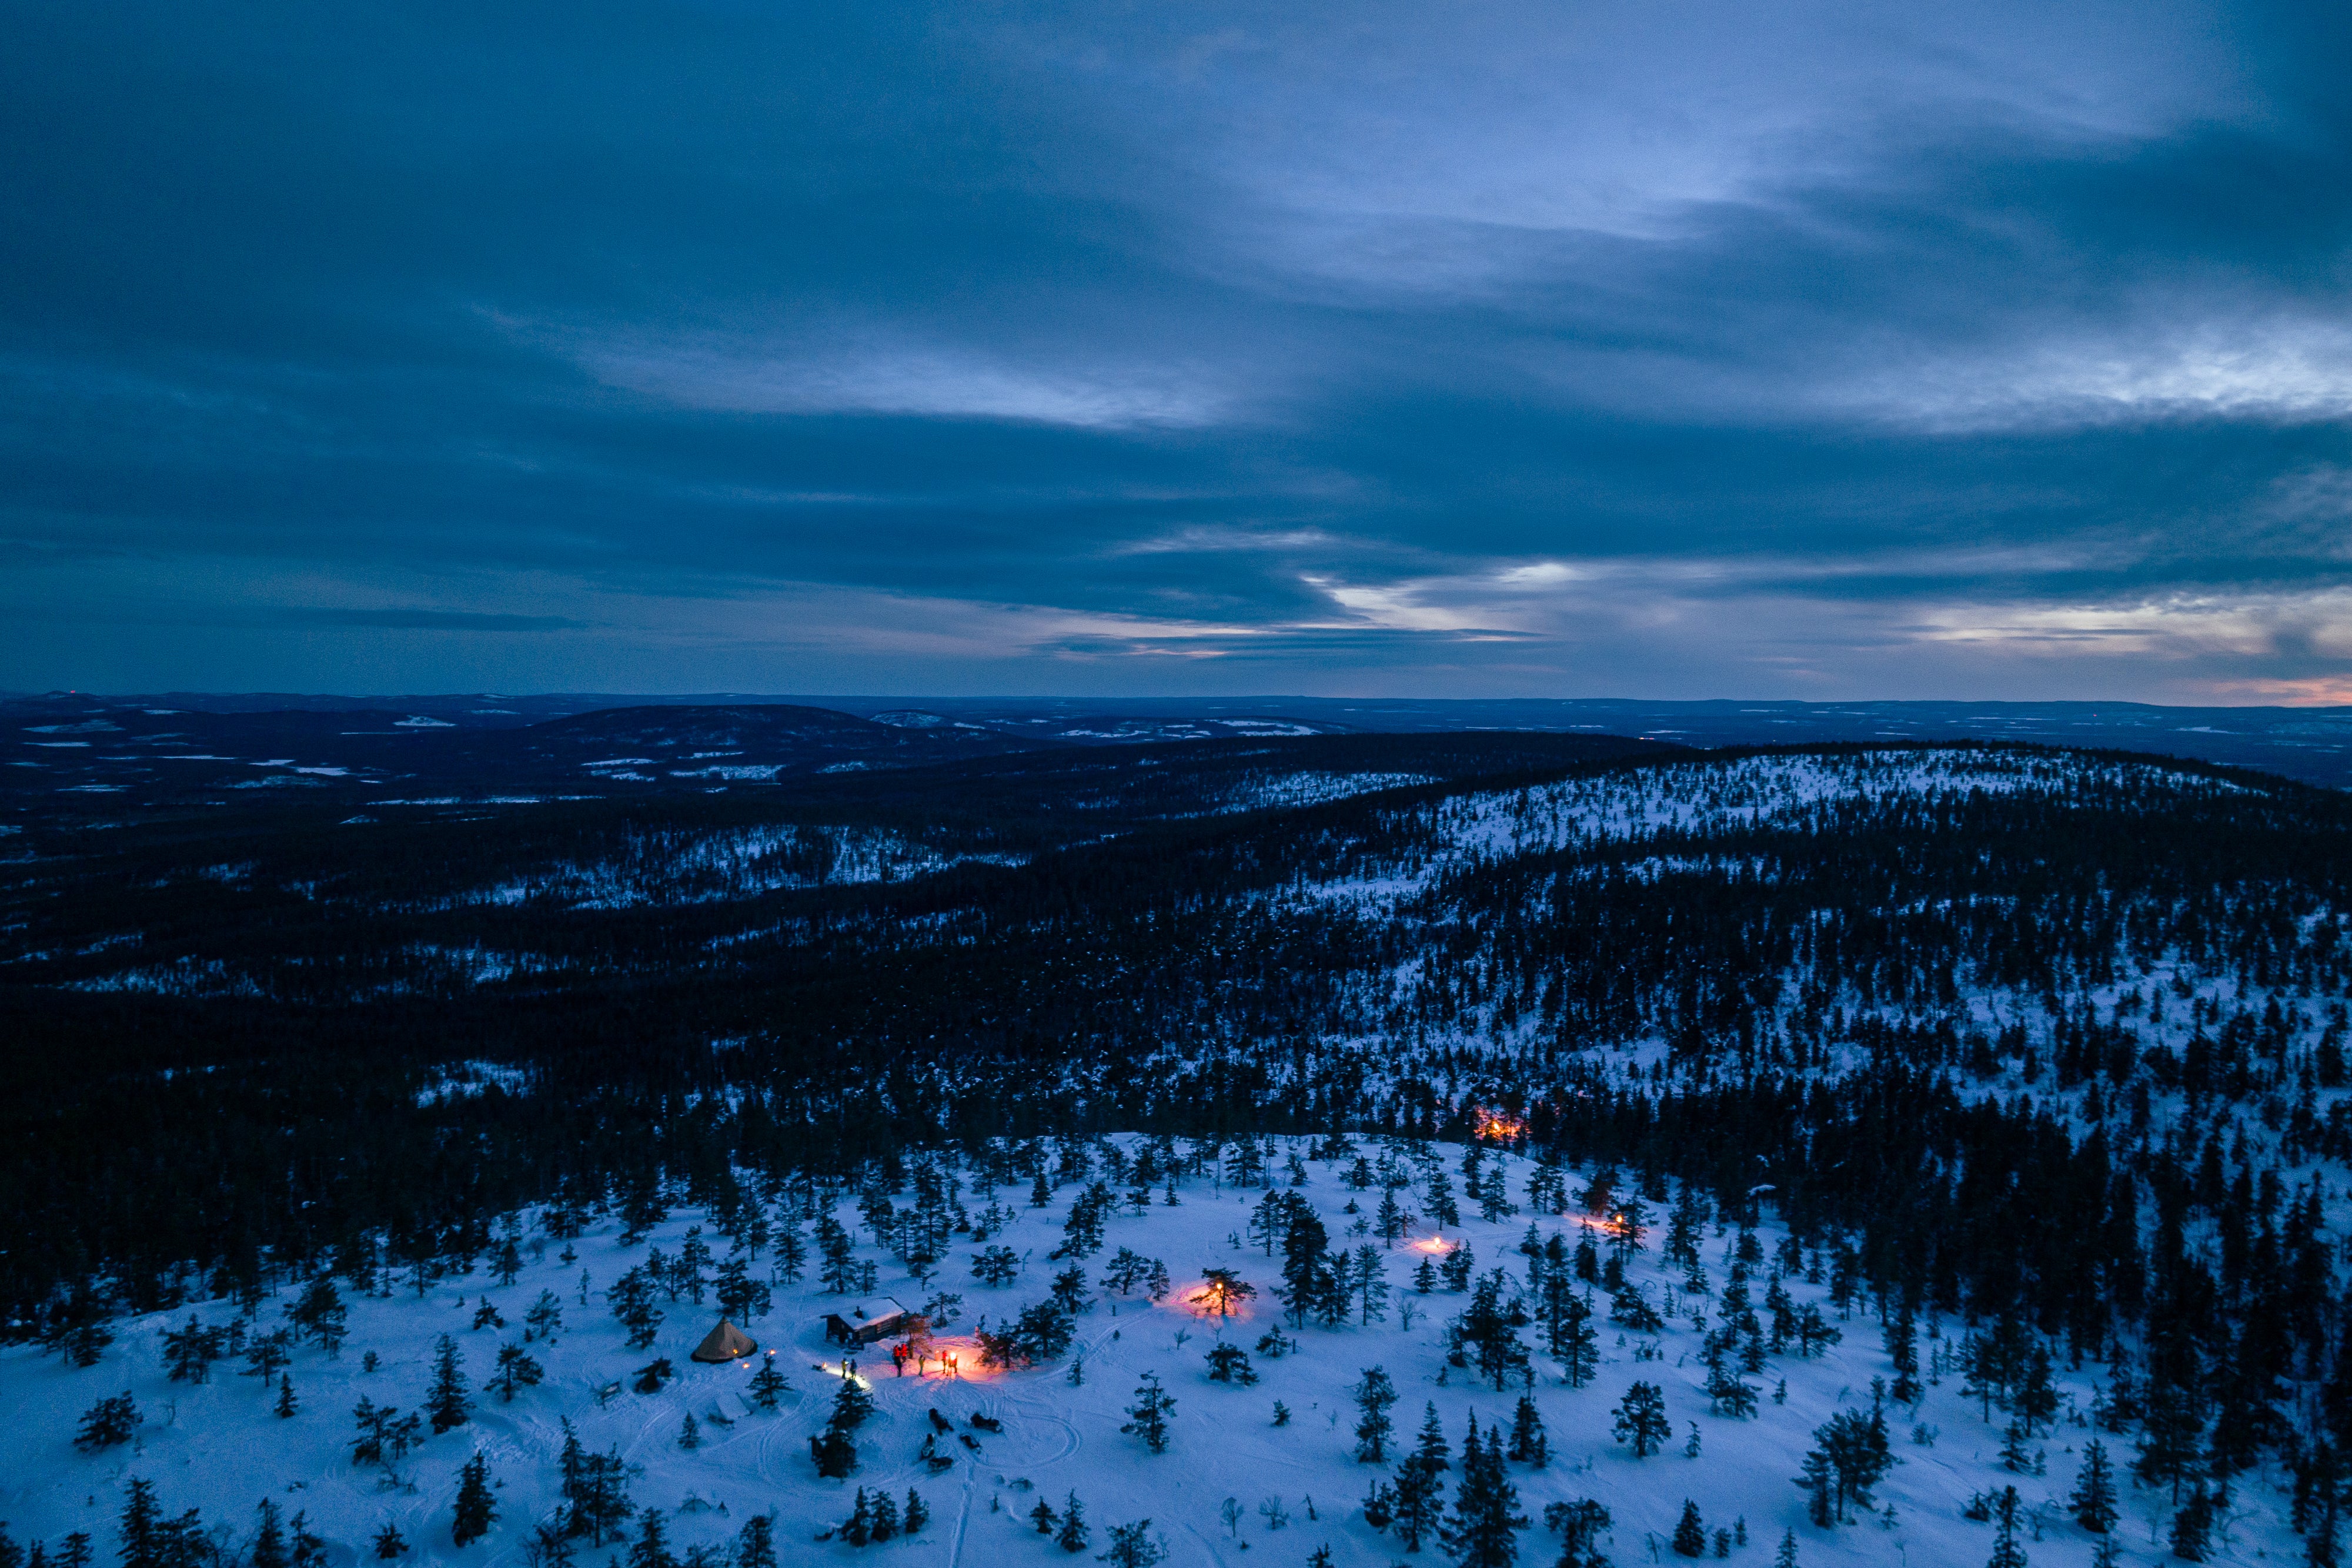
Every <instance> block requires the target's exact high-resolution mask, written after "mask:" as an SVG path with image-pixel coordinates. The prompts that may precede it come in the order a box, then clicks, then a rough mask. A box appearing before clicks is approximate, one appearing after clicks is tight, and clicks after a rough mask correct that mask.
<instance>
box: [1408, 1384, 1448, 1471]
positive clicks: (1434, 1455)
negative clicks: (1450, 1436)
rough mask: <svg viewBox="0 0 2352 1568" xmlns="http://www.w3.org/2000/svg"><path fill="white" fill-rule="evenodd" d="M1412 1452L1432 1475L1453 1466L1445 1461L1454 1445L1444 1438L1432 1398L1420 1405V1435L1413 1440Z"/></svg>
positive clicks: (1442, 1427)
mask: <svg viewBox="0 0 2352 1568" xmlns="http://www.w3.org/2000/svg"><path fill="white" fill-rule="evenodd" d="M1413 1453H1414V1455H1415V1457H1417V1458H1420V1459H1421V1461H1422V1462H1423V1463H1424V1464H1426V1465H1427V1466H1428V1467H1429V1470H1430V1473H1431V1474H1432V1475H1436V1474H1439V1473H1441V1472H1443V1471H1445V1470H1449V1469H1453V1468H1454V1467H1453V1466H1452V1465H1451V1464H1449V1463H1448V1462H1447V1461H1448V1459H1449V1458H1451V1457H1452V1455H1453V1453H1454V1445H1453V1444H1451V1443H1448V1442H1447V1441H1446V1440H1445V1424H1444V1422H1442V1421H1440V1420H1439V1419H1438V1418H1437V1405H1436V1402H1435V1401H1433V1400H1432V1401H1429V1402H1426V1403H1424V1404H1423V1406H1422V1408H1421V1436H1420V1437H1419V1438H1417V1439H1416V1440H1415V1442H1414V1445H1413Z"/></svg>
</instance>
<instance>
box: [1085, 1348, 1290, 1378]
mask: <svg viewBox="0 0 2352 1568" xmlns="http://www.w3.org/2000/svg"><path fill="white" fill-rule="evenodd" d="M1208 1360H1209V1381H1210V1382H1212V1383H1234V1384H1239V1385H1243V1386H1244V1387H1246V1386H1248V1385H1251V1384H1254V1383H1255V1382H1256V1381H1257V1369H1256V1368H1255V1367H1253V1366H1251V1365H1250V1358H1249V1352H1247V1351H1245V1350H1244V1349H1243V1348H1242V1347H1241V1346H1239V1345H1237V1344H1227V1343H1225V1342H1224V1341H1223V1340H1219V1341H1218V1342H1217V1343H1215V1344H1213V1345H1211V1346H1210V1347H1209V1356H1208ZM1083 1364H1085V1363H1084V1360H1083V1358H1081V1360H1080V1361H1078V1362H1076V1363H1073V1365H1083Z"/></svg>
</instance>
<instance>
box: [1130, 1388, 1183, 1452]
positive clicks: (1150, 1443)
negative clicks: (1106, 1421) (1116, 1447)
mask: <svg viewBox="0 0 2352 1568" xmlns="http://www.w3.org/2000/svg"><path fill="white" fill-rule="evenodd" d="M1175 1410H1176V1401H1175V1400H1174V1399H1173V1398H1172V1397H1171V1396H1169V1395H1168V1394H1167V1393H1166V1392H1165V1391H1164V1390H1162V1389H1161V1388H1160V1375H1159V1374H1158V1373H1154V1372H1147V1373H1145V1374H1144V1375H1143V1381H1142V1382H1141V1383H1140V1384H1139V1385H1136V1390H1135V1403H1134V1404H1132V1405H1130V1406H1128V1407H1127V1421H1126V1423H1125V1424H1124V1425H1122V1426H1121V1427H1119V1430H1120V1431H1122V1432H1125V1433H1128V1434H1129V1435H1130V1436H1132V1437H1140V1438H1142V1439H1143V1446H1144V1447H1145V1448H1149V1449H1150V1450H1151V1452H1153V1453H1155V1454H1164V1453H1166V1452H1167V1451H1168V1417H1169V1416H1171V1415H1173V1414H1174V1413H1175Z"/></svg>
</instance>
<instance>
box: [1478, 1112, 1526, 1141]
mask: <svg viewBox="0 0 2352 1568" xmlns="http://www.w3.org/2000/svg"><path fill="white" fill-rule="evenodd" d="M1476 1116H1477V1135H1478V1136H1479V1137H1482V1138H1487V1139H1491V1140H1493V1141H1494V1142H1496V1143H1498V1144H1507V1143H1511V1142H1514V1141H1516V1140H1517V1139H1518V1138H1520V1137H1522V1136H1524V1135H1525V1134H1526V1133H1527V1130H1528V1124H1527V1123H1526V1122H1524V1121H1523V1120H1521V1119H1520V1118H1518V1117H1517V1116H1507V1115H1505V1114H1504V1113H1502V1112H1500V1111H1488V1110H1486V1109H1484V1108H1483V1107H1482V1108H1480V1109H1479V1110H1478V1111H1477V1113H1476Z"/></svg>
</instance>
